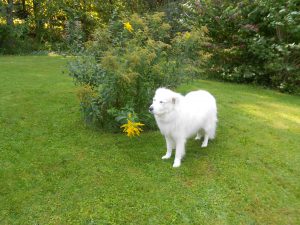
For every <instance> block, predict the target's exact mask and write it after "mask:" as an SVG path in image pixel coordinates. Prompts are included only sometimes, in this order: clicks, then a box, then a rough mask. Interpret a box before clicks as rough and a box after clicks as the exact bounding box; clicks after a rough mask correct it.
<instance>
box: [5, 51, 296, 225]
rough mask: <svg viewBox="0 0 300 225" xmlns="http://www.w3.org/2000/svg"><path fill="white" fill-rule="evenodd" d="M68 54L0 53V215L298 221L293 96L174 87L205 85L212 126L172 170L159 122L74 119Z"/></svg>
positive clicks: (222, 86)
mask: <svg viewBox="0 0 300 225" xmlns="http://www.w3.org/2000/svg"><path fill="white" fill-rule="evenodd" d="M67 60H68V59H67V58H63V57H58V56H52V57H50V56H16V57H9V56H7V57H0V224H213V225H215V224H228V225H232V224H279V225H282V224H300V97H299V96H290V95H286V94H281V93H277V92H275V91H270V90H264V89H263V88H259V87H251V86H246V85H235V84H228V83H220V82H212V81H202V80H199V81H195V82H193V83H192V84H188V85H183V86H181V87H179V88H178V91H180V92H188V91H191V90H196V89H199V88H200V89H206V90H208V91H210V92H211V93H212V94H213V95H214V96H215V97H216V99H217V103H218V109H219V112H218V116H219V123H218V129H217V137H216V139H215V140H214V141H212V142H210V143H209V145H208V147H207V148H205V149H201V148H200V142H197V141H195V140H190V141H189V142H188V143H187V155H186V157H185V160H184V161H183V163H182V166H181V167H180V168H177V169H174V168H172V164H173V157H172V160H167V161H163V160H161V156H162V155H163V154H164V153H165V143H164V139H163V137H162V136H161V135H160V133H159V132H158V131H153V132H144V133H142V134H141V136H140V137H139V138H132V139H130V138H127V137H126V136H125V135H124V134H122V133H121V130H120V134H111V133H106V132H103V131H96V130H93V129H90V128H88V127H86V126H85V125H84V124H83V122H82V119H81V115H80V112H79V102H78V100H77V99H76V87H75V86H74V85H73V82H72V79H71V78H69V77H68V76H67V73H66V72H65V73H63V72H62V71H66V66H65V65H66V62H67ZM145 110H147V109H145Z"/></svg>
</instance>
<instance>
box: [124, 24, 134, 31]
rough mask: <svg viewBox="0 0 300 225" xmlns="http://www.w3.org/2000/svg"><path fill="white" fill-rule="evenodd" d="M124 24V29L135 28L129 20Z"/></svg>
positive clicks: (131, 29)
mask: <svg viewBox="0 0 300 225" xmlns="http://www.w3.org/2000/svg"><path fill="white" fill-rule="evenodd" d="M123 24H124V29H126V30H128V31H129V32H132V31H133V28H132V26H131V24H130V23H129V22H126V23H123Z"/></svg>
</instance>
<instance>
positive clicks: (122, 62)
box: [0, 0, 300, 128]
mask: <svg viewBox="0 0 300 225" xmlns="http://www.w3.org/2000/svg"><path fill="white" fill-rule="evenodd" d="M299 9H300V2H299V1H298V0H271V1H270V0H241V1H231V0H133V1H121V0H106V1H96V0H80V1H75V0H64V1H58V0H53V1H46V0H39V1H37V0H0V54H1V53H2V54H3V53H4V54H16V53H17V54H19V53H26V52H32V51H41V50H42V51H44V50H46V51H51V50H55V51H64V52H67V54H73V55H75V56H76V58H75V60H74V61H73V62H72V63H70V66H69V69H70V75H71V76H72V77H73V78H74V80H75V82H76V83H77V84H79V85H80V87H81V88H80V90H79V94H78V95H79V97H80V99H81V106H82V111H83V114H84V116H85V119H86V121H88V122H92V123H95V122H96V123H98V124H100V125H101V126H102V127H109V128H113V127H116V125H119V124H120V123H121V121H124V119H126V117H127V115H128V113H131V115H132V118H134V120H135V121H137V120H141V121H142V122H144V123H145V124H146V125H147V126H148V127H149V126H150V127H151V124H152V122H153V121H152V120H151V119H150V117H149V115H148V114H147V112H146V111H147V110H146V109H147V106H148V104H149V100H150V99H151V95H152V94H153V91H154V90H155V88H157V87H158V86H169V87H175V86H177V85H178V84H180V83H182V82H183V81H185V80H189V79H190V78H193V77H199V76H201V77H204V76H205V77H208V78H214V79H221V80H226V81H231V82H239V83H253V84H259V85H262V86H266V87H271V88H275V89H278V90H280V91H282V92H289V93H295V94H300V42H299V40H300V11H299Z"/></svg>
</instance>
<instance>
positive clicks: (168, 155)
mask: <svg viewBox="0 0 300 225" xmlns="http://www.w3.org/2000/svg"><path fill="white" fill-rule="evenodd" d="M169 158H171V154H166V155H164V156H163V157H161V159H169Z"/></svg>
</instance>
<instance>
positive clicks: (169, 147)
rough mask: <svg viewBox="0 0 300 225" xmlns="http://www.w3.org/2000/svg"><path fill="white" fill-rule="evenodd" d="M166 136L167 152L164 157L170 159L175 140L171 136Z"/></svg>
mask: <svg viewBox="0 0 300 225" xmlns="http://www.w3.org/2000/svg"><path fill="white" fill-rule="evenodd" d="M165 138H166V143H167V153H166V154H165V155H164V156H163V157H162V159H169V158H170V157H171V155H172V150H173V148H174V147H175V146H174V141H173V140H172V139H171V138H169V137H165Z"/></svg>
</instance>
